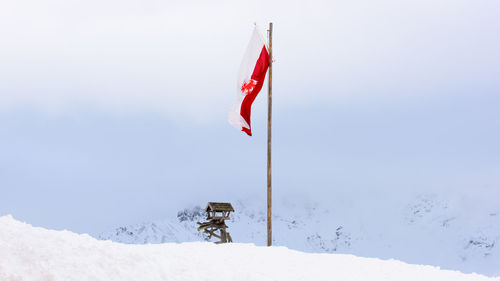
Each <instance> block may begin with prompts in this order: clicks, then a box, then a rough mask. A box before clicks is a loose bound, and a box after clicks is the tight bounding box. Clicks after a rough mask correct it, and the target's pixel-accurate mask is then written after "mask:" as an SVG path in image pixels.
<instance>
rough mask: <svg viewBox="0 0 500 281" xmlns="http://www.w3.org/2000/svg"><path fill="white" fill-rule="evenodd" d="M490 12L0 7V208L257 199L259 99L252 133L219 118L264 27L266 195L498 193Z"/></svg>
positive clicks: (142, 212) (259, 5)
mask: <svg viewBox="0 0 500 281" xmlns="http://www.w3.org/2000/svg"><path fill="white" fill-rule="evenodd" d="M499 14H500V2H498V1H494V0H489V1H488V0H475V1H451V0H443V1H440V0H438V1H436V0H433V1H430V0H421V1H396V0H387V1H359V0H354V1H316V0H311V1H274V2H273V1H178V2H174V1H154V0H145V1H123V0H121V1H92V0H91V1H69V0H64V1H63V0H61V1H55V0H47V1H26V0H15V1H14V0H3V1H1V2H0V190H1V194H0V215H3V214H12V215H13V216H14V217H15V218H18V219H21V220H25V221H27V222H30V223H33V224H35V225H42V226H46V227H51V228H57V229H62V228H67V229H71V230H74V231H77V232H91V233H92V232H96V231H101V230H105V229H107V228H109V227H112V226H116V225H120V224H124V223H134V222H139V221H143V220H148V219H154V218H161V217H164V216H166V215H167V214H171V213H172V212H175V210H177V209H179V208H183V207H184V206H187V205H189V204H201V205H202V204H205V203H206V202H207V201H210V200H220V201H222V200H235V199H236V198H247V197H252V196H264V195H265V188H266V186H265V185H266V166H265V163H266V158H265V157H266V150H265V149H266V98H265V97H266V94H267V92H266V91H265V90H263V91H262V93H261V94H260V95H259V97H257V100H256V102H255V103H254V107H253V116H252V127H253V128H252V129H253V132H254V136H253V137H248V136H246V135H245V134H243V133H241V132H238V131H237V130H235V129H234V128H233V127H231V126H230V125H229V124H228V122H227V112H228V110H229V108H230V106H231V105H232V103H233V102H234V99H235V91H236V75H237V70H238V67H239V63H240V60H241V59H242V55H243V52H244V51H245V48H246V44H247V43H248V40H249V38H250V35H251V31H252V28H253V23H254V22H257V23H258V24H259V25H260V27H261V30H262V31H263V32H265V30H266V29H267V24H268V22H269V21H273V22H274V36H273V46H274V50H273V53H274V55H275V60H276V62H275V64H274V65H273V70H274V72H273V89H274V90H273V98H274V99H273V106H274V109H273V114H274V115H273V118H274V119H273V122H274V123H273V153H274V154H273V157H274V158H273V165H274V166H273V179H274V182H273V184H274V194H275V198H277V199H276V200H279V198H285V197H288V198H291V199H290V200H294V198H296V199H297V200H299V199H298V198H300V200H303V198H307V200H313V201H328V198H329V197H332V196H336V194H338V193H342V192H344V193H345V192H353V193H359V194H367V193H373V192H378V193H381V194H386V195H387V196H388V197H390V196H391V194H394V192H396V191H400V192H420V191H422V192H424V191H425V192H429V191H435V192H453V193H456V192H460V193H467V192H477V191H479V192H486V191H485V190H486V189H488V190H489V191H491V190H494V191H495V192H497V191H498V190H499V189H500V176H499V175H500V173H499V172H498V171H499V169H500V160H499V159H500V148H499V143H500V111H499V103H500V80H499V77H500V55H499V54H498V50H500V37H499V36H498V34H500V17H498V15H499ZM264 35H265V34H264ZM264 88H265V87H264Z"/></svg>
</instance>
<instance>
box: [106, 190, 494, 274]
mask: <svg viewBox="0 0 500 281" xmlns="http://www.w3.org/2000/svg"><path fill="white" fill-rule="evenodd" d="M380 196H381V195H378V196H377V195H373V196H363V198H356V197H355V196H353V195H352V194H348V195H343V196H339V197H337V198H332V199H331V200H330V201H331V204H328V205H325V204H323V205H320V204H296V203H290V202H281V203H279V204H275V207H274V216H273V245H277V246H286V247H288V248H290V249H295V250H300V251H304V252H311V253H343V254H354V255H357V256H363V257H377V258H382V259H398V260H402V261H405V262H409V263H415V264H428V265H435V266H440V267H442V268H445V269H454V270H460V271H462V272H466V273H469V272H478V273H481V274H486V275H491V276H495V275H500V245H499V244H500V206H497V205H495V204H482V205H480V206H478V204H473V203H474V202H478V201H477V200H476V199H475V198H471V197H468V196H456V197H450V196H446V198H447V199H445V197H444V196H439V195H436V194H432V193H431V194H418V195H413V196H407V197H404V196H395V197H394V198H388V197H384V198H379V197H380ZM389 197H390V196H389ZM450 198H451V199H450ZM484 202H487V201H486V200H485V201H484ZM233 206H234V208H235V213H234V214H232V219H231V220H230V221H228V222H227V224H228V226H229V229H228V231H229V232H230V233H231V236H232V238H233V240H234V242H243V243H254V244H256V245H264V244H265V241H266V213H265V206H264V205H258V204H257V203H256V202H255V201H248V200H247V201H245V200H239V201H235V202H233ZM204 217H205V214H204V212H203V209H202V208H201V207H200V206H196V207H192V208H186V209H184V210H181V211H179V212H178V213H177V215H176V216H175V215H174V216H172V217H166V218H165V219H162V220H157V221H152V222H144V223H139V224H135V225H129V226H120V227H118V228H116V229H114V230H112V231H109V232H106V233H102V234H100V235H99V236H98V237H97V238H98V239H101V240H112V241H116V242H122V243H132V244H149V243H165V242H176V243H179V242H189V241H206V240H207V237H206V236H205V235H203V234H202V233H200V232H198V231H197V230H196V228H197V224H196V222H198V221H203V219H204Z"/></svg>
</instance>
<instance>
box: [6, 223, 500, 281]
mask: <svg viewBox="0 0 500 281" xmlns="http://www.w3.org/2000/svg"><path fill="white" fill-rule="evenodd" d="M0 280H2V281H14V280H16V281H17V280H29V281H38V280H46V281H49V280H50V281H58V280H120V281H126V280H134V281H136V280H148V281H154V280H171V281H176V280H179V281H181V280H182V281H185V280H196V281H203V280H210V281H212V280H220V281H225V280H246V281H253V280H256V281H257V280H258V281H266V280H286V281H295V280H343V281H366V280H371V281H377V280H380V281H382V280H383V281H391V280H394V281H405V280H406V281H426V280H428V281H431V280H432V281H458V280H461V281H487V280H491V281H492V280H500V278H491V277H486V276H482V275H478V274H463V273H460V272H457V271H448V270H440V269H439V268H436V267H431V266H422V265H411V264H406V263H403V262H400V261H396V260H386V261H384V260H379V259H373V258H359V257H355V256H352V255H344V254H310V253H302V252H297V251H293V250H289V249H287V248H284V247H271V248H267V247H257V246H254V245H251V244H238V243H234V244H226V245H215V244H212V243H204V242H193V243H182V244H174V243H166V244H148V245H127V244H120V243H115V242H111V241H99V240H96V239H94V238H92V237H90V236H88V235H85V234H84V235H78V234H75V233H72V232H68V231H54V230H47V229H43V228H38V227H32V226H30V225H28V224H25V223H21V222H19V221H16V220H14V219H13V218H12V217H11V216H3V217H0Z"/></svg>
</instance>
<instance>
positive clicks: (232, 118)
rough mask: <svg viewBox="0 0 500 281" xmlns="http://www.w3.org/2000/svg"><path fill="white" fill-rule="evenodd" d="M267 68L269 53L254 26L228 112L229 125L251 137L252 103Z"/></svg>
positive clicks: (260, 87) (262, 83)
mask: <svg viewBox="0 0 500 281" xmlns="http://www.w3.org/2000/svg"><path fill="white" fill-rule="evenodd" d="M268 67H269V53H268V50H267V47H266V43H265V41H264V39H263V37H262V35H261V33H260V32H259V30H258V28H257V26H255V28H254V30H253V33H252V37H251V38H250V42H249V43H248V46H247V49H246V51H245V55H244V57H243V61H242V62H241V65H240V70H239V72H238V81H237V91H236V92H237V93H236V103H235V105H234V106H233V107H232V108H231V110H230V111H229V123H230V124H231V125H233V126H234V127H235V128H236V129H238V130H241V131H243V132H245V133H247V134H248V135H249V136H251V135H252V129H251V126H250V113H251V109H252V103H253V101H254V100H255V98H256V97H257V95H258V94H259V92H260V89H262V85H264V79H265V78H266V72H267V68H268Z"/></svg>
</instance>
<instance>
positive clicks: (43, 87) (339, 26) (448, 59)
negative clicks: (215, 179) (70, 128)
mask: <svg viewBox="0 0 500 281" xmlns="http://www.w3.org/2000/svg"><path fill="white" fill-rule="evenodd" d="M499 12H500V4H499V3H498V2H496V1H487V0H480V1H451V0H444V1H429V0H426V1H410V2H409V1H405V2H401V1H396V0H387V1H359V0H358V1H348V2H345V1H318V0H313V1H308V2H303V1H279V2H268V1H239V2H236V1H179V2H164V1H156V0H147V1H56V0H49V1H43V2H41V1H27V0H18V1H12V0H7V1H2V2H1V4H0V38H1V42H2V43H1V47H0V51H1V52H0V79H1V80H0V81H1V83H0V110H6V109H8V108H11V107H15V106H33V107H39V108H42V109H47V110H51V111H53V110H55V111H58V110H66V109H68V108H71V107H73V106H81V105H92V106H98V107H105V108H108V109H109V110H118V111H128V110H142V109H146V110H157V111H161V112H165V113H167V114H172V115H179V114H180V115H187V116H191V117H194V118H199V116H200V115H203V116H204V117H203V118H205V117H206V116H213V115H216V114H220V112H222V111H223V112H224V114H225V112H226V111H227V109H228V108H229V106H230V105H231V104H232V102H233V96H234V90H235V85H234V84H235V82H234V81H235V76H236V70H237V68H238V65H239V61H240V59H241V55H242V53H243V51H244V49H245V45H246V43H247V40H248V37H249V36H250V31H251V28H252V22H254V21H257V22H258V23H260V24H261V25H264V24H266V23H267V22H268V21H270V20H272V21H274V22H275V36H274V46H275V50H274V51H275V56H276V60H277V63H276V64H275V66H274V75H275V79H274V87H275V89H276V90H275V96H276V99H277V100H278V101H279V102H280V103H284V104H295V103H304V102H310V103H315V102H330V101H335V102H343V101H357V100H363V99H364V100H367V99H368V100H389V101H390V100H395V101H396V102H401V101H404V100H411V99H414V98H418V97H420V96H425V95H426V94H431V95H436V94H438V93H439V94H449V93H450V92H453V91H455V90H457V89H458V88H464V87H470V88H474V87H476V86H478V85H483V86H484V85H493V86H495V87H497V88H498V87H499V86H498V83H497V82H496V79H497V77H498V74H499V73H500V59H499V56H498V55H497V50H498V49H500V40H499V39H498V36H497V35H498V34H500V19H498V17H497V15H498V13H499ZM262 27H263V29H265V26H262ZM200 113H201V114H200Z"/></svg>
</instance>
